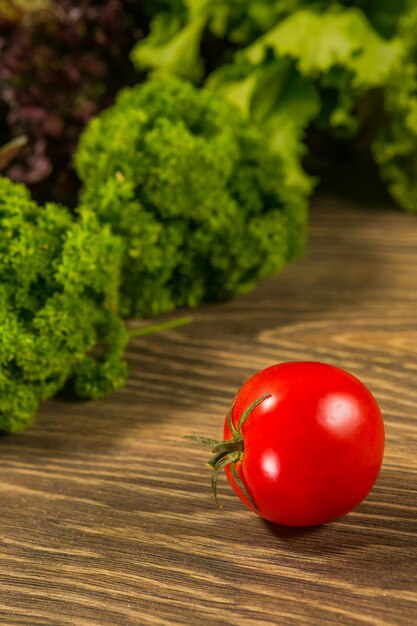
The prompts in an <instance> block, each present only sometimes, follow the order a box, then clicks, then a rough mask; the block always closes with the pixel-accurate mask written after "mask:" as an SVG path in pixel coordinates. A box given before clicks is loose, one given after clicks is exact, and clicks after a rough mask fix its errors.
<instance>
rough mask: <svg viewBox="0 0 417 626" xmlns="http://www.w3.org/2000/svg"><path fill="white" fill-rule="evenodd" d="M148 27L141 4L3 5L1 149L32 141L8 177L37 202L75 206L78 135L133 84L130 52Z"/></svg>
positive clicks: (28, 1)
mask: <svg viewBox="0 0 417 626" xmlns="http://www.w3.org/2000/svg"><path fill="white" fill-rule="evenodd" d="M146 24H147V18H146V17H145V16H144V15H143V14H142V3H138V2H136V0H104V1H103V0H77V1H75V0H12V1H10V0H2V1H0V55H1V63H0V108H1V109H2V110H0V121H1V118H2V117H3V115H4V119H5V120H7V125H1V124H0V133H1V134H2V136H1V135H0V145H1V143H6V142H7V141H9V140H10V139H11V138H13V137H16V136H19V135H22V134H24V135H27V137H28V144H27V146H26V148H24V149H23V150H22V151H21V153H20V155H19V158H18V159H17V160H16V162H14V163H13V164H12V165H11V166H10V167H9V169H8V170H7V171H6V173H7V175H8V176H9V177H10V178H12V179H14V180H19V181H23V182H25V183H26V184H28V185H29V186H30V187H31V190H32V193H33V194H35V195H36V197H37V198H38V199H41V200H44V199H47V200H51V199H57V200H59V201H61V202H65V203H68V202H75V201H76V195H77V187H78V184H77V178H76V176H75V174H74V171H73V168H72V154H73V151H74V149H75V145H76V142H77V139H78V135H79V133H80V131H81V130H82V128H83V127H84V126H85V124H86V123H87V121H88V120H89V119H90V118H91V117H93V116H94V115H96V114H97V113H98V112H99V111H100V110H101V109H103V108H105V107H107V106H109V105H110V104H111V103H112V102H113V100H114V96H115V94H116V93H117V92H118V91H119V89H120V88H121V87H123V86H125V85H126V84H127V83H132V82H135V81H136V77H135V76H136V73H135V71H134V68H133V66H132V64H131V63H130V62H129V51H130V50H131V48H132V46H133V45H134V43H135V42H136V41H137V40H138V39H139V38H140V37H141V36H142V32H143V30H144V29H145V28H146Z"/></svg>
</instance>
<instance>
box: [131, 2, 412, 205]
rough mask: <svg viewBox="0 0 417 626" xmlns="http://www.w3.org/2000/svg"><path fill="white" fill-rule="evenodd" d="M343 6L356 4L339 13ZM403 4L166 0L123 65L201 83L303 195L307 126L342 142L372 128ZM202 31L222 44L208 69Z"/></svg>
mask: <svg viewBox="0 0 417 626" xmlns="http://www.w3.org/2000/svg"><path fill="white" fill-rule="evenodd" d="M352 4H356V5H358V6H346V5H352ZM404 4H405V3H404V2H401V1H400V2H399V3H398V5H397V6H396V7H392V3H391V5H389V3H385V2H383V3H378V6H375V5H377V3H370V2H363V1H358V2H328V1H308V0H287V1H285V2H280V3H270V2H267V1H265V0H259V1H258V2H255V3H254V2H249V1H248V0H242V1H240V2H235V1H232V0H228V1H227V2H208V1H204V0H203V1H201V0H187V1H184V2H170V3H168V6H167V8H166V10H165V11H164V12H162V13H158V14H157V15H156V17H155V18H154V20H153V22H152V26H151V33H150V35H149V36H148V37H146V38H145V39H144V40H143V41H141V42H139V43H138V44H137V45H136V46H135V48H134V50H133V53H132V59H133V61H134V62H135V63H136V65H137V67H138V68H140V69H149V68H152V69H162V70H164V71H165V72H166V71H168V72H170V73H174V74H178V75H181V76H186V77H187V78H190V79H192V80H197V81H200V80H201V79H203V77H205V78H206V82H207V85H208V86H209V87H210V88H211V89H213V90H215V91H216V92H219V93H221V94H222V95H223V96H225V97H226V98H227V99H229V100H230V101H231V102H232V103H233V104H235V105H236V106H238V107H239V108H240V110H241V112H242V113H243V115H245V116H247V117H249V118H251V119H252V120H253V121H254V122H255V123H256V124H257V126H258V128H259V129H260V130H261V132H262V133H263V136H264V141H265V142H267V143H268V146H269V148H270V149H271V150H273V151H274V152H276V153H278V154H279V155H280V156H281V157H282V160H283V172H284V175H285V178H286V182H287V183H288V184H291V185H292V186H293V187H294V188H295V189H297V192H298V193H302V194H304V195H308V194H309V193H310V192H311V189H312V186H313V180H312V179H311V178H310V177H309V176H307V174H306V173H305V172H304V170H303V167H302V164H301V158H302V157H303V155H304V154H305V153H306V147H305V145H304V143H305V134H306V131H307V129H308V127H309V126H310V125H311V124H315V125H316V126H317V127H319V128H320V129H322V130H325V131H326V132H329V133H331V134H333V135H335V136H336V137H338V138H343V139H345V140H346V139H350V138H352V137H354V136H356V135H357V134H358V133H359V131H360V130H361V126H362V125H363V124H364V123H366V122H367V123H370V124H371V125H373V124H375V120H374V118H375V110H374V109H375V107H374V106H373V103H374V99H373V97H372V93H373V92H374V91H375V90H378V89H380V88H381V87H383V86H384V85H385V84H386V82H387V80H388V78H389V76H390V75H391V73H392V71H393V68H394V66H395V64H396V62H397V60H398V58H399V56H400V52H401V46H400V45H399V43H398V42H397V40H396V39H395V38H394V37H392V35H393V33H394V32H395V26H396V24H397V21H398V16H399V15H401V11H404V9H405V7H404ZM207 33H210V34H211V36H215V37H217V38H222V40H223V46H220V50H222V51H223V54H222V55H221V56H220V58H217V59H216V60H215V62H214V63H213V62H212V63H211V65H212V66H214V69H215V71H214V72H212V71H211V70H212V69H213V67H210V66H209V65H207V63H206V65H205V64H204V62H203V60H204V59H203V56H202V51H203V50H204V48H205V46H204V41H205V37H207ZM224 42H227V43H228V44H229V45H228V46H227V45H225V43H224ZM216 67H217V69H216ZM368 95H370V96H371V104H370V105H369V106H367V104H366V102H365V103H364V102H363V100H364V99H366V97H367V96H368ZM370 109H372V111H370ZM364 114H365V115H364Z"/></svg>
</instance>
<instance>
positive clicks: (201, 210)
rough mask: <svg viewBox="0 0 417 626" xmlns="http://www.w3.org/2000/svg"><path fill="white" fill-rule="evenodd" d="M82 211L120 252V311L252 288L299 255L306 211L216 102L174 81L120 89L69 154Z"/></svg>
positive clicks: (273, 159)
mask: <svg viewBox="0 0 417 626" xmlns="http://www.w3.org/2000/svg"><path fill="white" fill-rule="evenodd" d="M75 163H76V167H77V171H78V174H79V176H80V178H81V180H82V182H83V189H82V194H81V204H82V205H86V206H88V207H91V208H93V209H94V210H95V212H96V214H97V216H98V218H99V219H100V221H101V222H102V223H105V224H109V225H110V226H111V227H112V229H113V231H114V232H115V233H117V234H119V235H121V236H122V238H123V240H124V243H125V255H124V261H123V282H122V286H121V290H122V291H121V293H122V296H121V303H122V312H123V314H124V315H125V316H137V317H142V316H149V315H156V314H159V313H163V312H167V311H170V310H173V309H174V308H177V307H181V306H188V307H190V306H196V305H197V304H199V303H200V302H201V301H202V300H219V299H223V298H226V297H229V296H231V295H232V294H236V293H244V292H247V291H248V290H250V289H251V288H252V287H253V286H254V285H255V284H256V282H257V281H258V280H260V279H261V278H264V277H265V276H268V275H269V274H272V273H274V272H277V271H279V270H281V269H282V268H283V266H284V265H285V264H286V263H287V262H289V261H292V260H293V259H295V258H296V257H297V256H298V255H299V254H300V253H301V251H302V250H303V247H304V242H305V230H306V207H305V202H304V201H303V199H302V198H301V197H300V195H299V194H297V193H295V192H294V191H293V190H292V189H291V188H290V186H289V185H287V184H286V182H285V180H284V178H283V166H282V161H281V159H280V158H279V157H277V156H274V155H272V154H271V153H270V152H269V151H268V149H267V147H266V146H265V145H264V142H263V140H262V138H261V137H260V135H259V134H258V132H257V131H256V130H254V129H253V128H252V127H251V125H250V124H248V123H247V122H246V121H244V120H243V119H242V117H241V116H240V114H239V112H238V111H237V110H236V109H235V108H234V107H233V106H232V105H230V104H228V103H227V102H226V101H225V100H224V99H223V98H222V97H220V96H218V95H216V94H215V93H212V92H210V91H208V90H206V89H202V90H199V89H197V88H195V87H193V86H192V85H191V84H189V83H186V82H183V81H180V80H178V79H175V78H170V79H164V78H159V79H153V80H150V81H148V82H147V83H146V84H144V85H139V86H137V87H134V88H132V89H126V90H125V91H123V92H122V93H121V94H120V96H119V97H118V99H117V103H116V105H115V106H113V107H112V108H110V109H108V110H107V111H105V112H103V113H102V114H101V115H100V116H99V117H97V118H95V119H94V120H92V121H91V122H90V124H89V125H88V127H87V128H86V130H85V131H84V133H83V135H82V136H81V139H80V144H79V147H78V150H77V153H76V156H75Z"/></svg>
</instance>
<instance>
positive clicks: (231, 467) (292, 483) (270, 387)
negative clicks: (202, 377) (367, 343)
mask: <svg viewBox="0 0 417 626" xmlns="http://www.w3.org/2000/svg"><path fill="white" fill-rule="evenodd" d="M248 409H249V410H248ZM245 410H246V414H245V415H244V413H245ZM242 415H243V418H242ZM241 418H242V422H241V424H240V426H239V420H240V419H241ZM229 425H230V426H232V428H233V429H234V432H233V433H232V432H231V430H230V427H229ZM199 440H200V441H201V440H202V439H201V438H200V439H199ZM224 440H225V441H224V442H217V443H216V442H213V441H212V442H211V447H212V449H213V452H214V453H215V456H214V457H213V458H212V459H211V461H210V464H211V466H212V467H213V468H214V470H213V481H212V485H213V488H214V491H215V481H216V477H217V473H218V471H220V469H221V467H225V471H226V476H227V478H228V480H229V482H230V484H231V486H232V487H233V489H234V491H235V492H236V494H237V495H238V496H239V498H240V499H241V500H242V502H244V503H245V504H246V505H247V506H248V507H249V508H251V509H252V510H253V511H255V512H256V513H258V514H259V515H260V516H261V517H263V518H265V519H267V520H269V521H271V522H276V523H278V524H285V525H289V526H312V525H316V524H323V523H325V522H329V521H331V520H333V519H335V518H337V517H340V516H341V515H344V514H345V513H348V512H349V511H351V510H352V509H353V508H354V507H355V506H357V505H358V504H359V503H360V502H361V501H362V500H363V499H364V498H365V496H366V495H367V494H368V493H369V491H370V490H371V488H372V486H373V485H374V483H375V481H376V479H377V477H378V474H379V471H380V468H381V464H382V458H383V453H384V425H383V421H382V416H381V412H380V410H379V407H378V405H377V403H376V400H375V399H374V397H373V396H372V394H371V393H370V391H369V390H368V389H367V388H366V387H365V385H363V384H362V383H361V382H360V381H359V380H358V379H357V378H355V377H354V376H352V375H351V374H349V373H348V372H345V371H344V370H341V369H339V368H337V367H333V366H331V365H325V364H324V363H316V362H292V363H282V364H280V365H274V366H272V367H268V368H267V369H264V370H262V371H261V372H258V373H257V374H255V375H254V376H252V378H249V379H248V380H247V381H246V382H245V383H244V384H243V386H242V387H241V389H240V390H239V392H238V394H237V396H236V398H235V401H234V404H233V407H232V409H231V411H230V416H229V418H226V420H225V424H224ZM209 441H210V440H205V441H203V443H208V442H209ZM214 444H216V445H214Z"/></svg>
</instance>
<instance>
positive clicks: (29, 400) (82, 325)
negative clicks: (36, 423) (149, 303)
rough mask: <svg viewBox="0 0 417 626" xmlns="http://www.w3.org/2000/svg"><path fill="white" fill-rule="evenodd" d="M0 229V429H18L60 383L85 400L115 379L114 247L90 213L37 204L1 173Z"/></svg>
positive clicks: (120, 340)
mask: <svg viewBox="0 0 417 626" xmlns="http://www.w3.org/2000/svg"><path fill="white" fill-rule="evenodd" d="M0 228H1V233H2V235H1V240H0V431H18V430H20V429H22V428H24V427H25V426H26V425H27V424H29V423H30V422H31V421H32V419H33V416H34V414H35V412H36V410H37V408H38V405H39V403H40V402H41V401H42V400H43V399H45V398H48V397H51V396H53V395H54V394H55V393H56V392H57V391H58V390H59V389H61V388H62V387H63V385H64V384H65V383H68V384H70V385H72V386H73V388H74V389H75V391H76V393H77V394H78V395H80V396H82V397H88V398H96V397H99V396H101V395H103V394H105V393H107V392H109V391H111V390H112V389H115V388H117V387H120V386H121V385H122V384H123V382H124V380H125V376H126V366H125V364H124V363H123V361H122V354H123V349H124V346H125V343H126V340H127V333H126V330H125V326H124V324H123V322H122V320H121V319H120V318H119V316H118V314H117V307H118V282H119V269H120V257H121V245H120V242H119V240H118V239H117V238H116V237H115V236H114V235H112V234H111V233H110V230H109V228H108V227H106V226H104V227H103V226H100V225H99V224H98V222H97V219H96V217H95V215H94V214H93V213H92V212H91V211H89V210H87V209H84V210H83V211H82V213H81V215H80V218H79V220H78V221H75V220H74V218H73V217H72V216H71V214H70V213H68V212H67V211H66V210H65V209H64V208H62V207H60V206H58V205H54V204H47V205H46V206H45V207H44V208H41V207H39V206H38V205H37V204H36V203H35V202H33V201H32V200H31V198H30V196H29V194H28V192H27V191H26V189H25V188H24V187H23V186H22V185H20V184H14V183H12V182H10V181H9V180H8V179H6V178H0Z"/></svg>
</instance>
